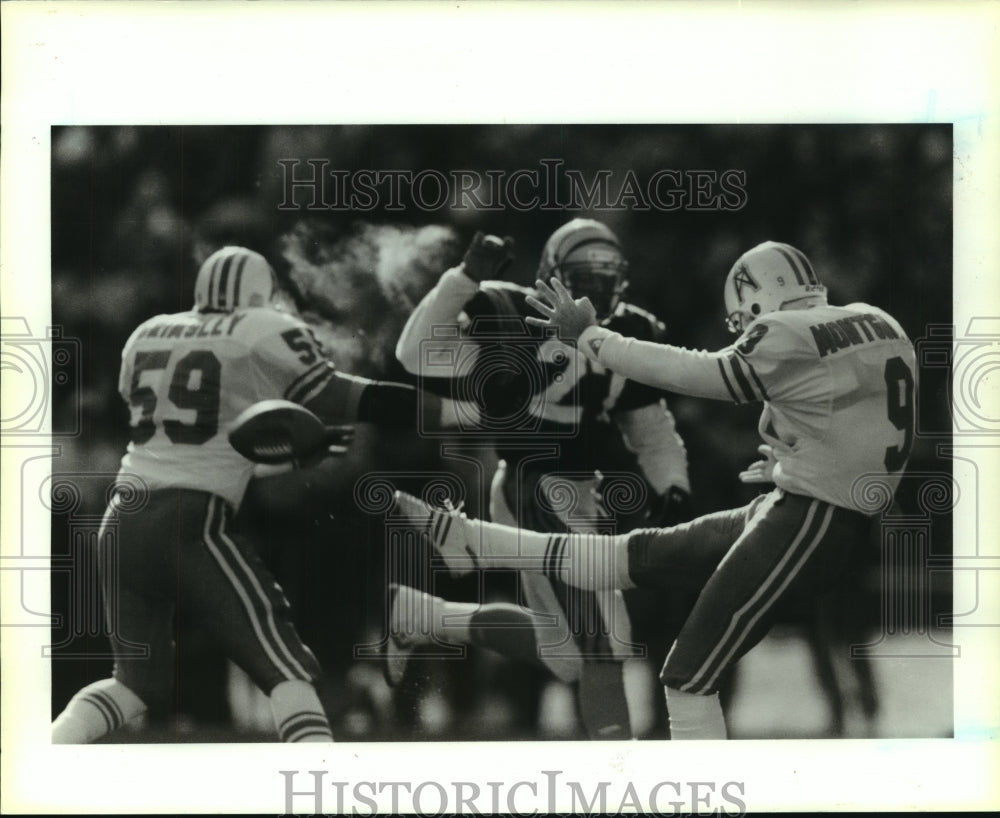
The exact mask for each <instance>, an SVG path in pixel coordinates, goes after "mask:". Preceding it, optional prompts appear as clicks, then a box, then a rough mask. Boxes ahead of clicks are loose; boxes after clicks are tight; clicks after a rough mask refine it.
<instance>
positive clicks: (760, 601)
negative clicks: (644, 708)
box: [681, 500, 833, 693]
mask: <svg viewBox="0 0 1000 818" xmlns="http://www.w3.org/2000/svg"><path fill="white" fill-rule="evenodd" d="M820 505H821V504H820V502H819V501H818V500H813V501H812V502H811V503H810V504H809V510H808V512H807V513H806V517H805V521H804V522H803V523H802V526H801V527H800V528H799V531H798V533H797V534H796V536H795V538H794V539H793V540H792V543H791V545H790V546H789V547H788V550H786V551H785V553H784V555H783V556H782V558H781V559H780V560H779V561H778V564H777V565H775V566H774V568H773V569H772V570H771V573H770V574H768V576H767V578H766V579H765V580H764V581H763V582H762V583H761V584H760V587H759V588H757V590H756V591H755V592H754V594H753V596H751V597H750V599H748V600H747V602H746V603H745V604H744V605H743V606H742V607H741V608H740V609H739V610H738V611H736V613H735V614H734V615H733V617H732V619H730V621H729V626H728V627H727V628H726V632H725V633H724V634H723V635H722V638H721V639H720V640H719V642H718V643H717V644H716V645H715V647H714V648H713V649H712V652H711V653H710V654H709V655H708V658H707V659H706V660H705V661H704V663H703V664H702V666H701V667H700V668H698V670H697V672H696V673H695V674H694V676H693V677H692V679H691V681H689V682H687V683H686V684H684V685H681V690H683V691H685V692H687V693H701V692H703V691H705V690H708V689H710V688H711V686H712V685H713V684H714V683H715V681H716V680H717V679H718V677H719V674H721V673H722V671H723V669H725V668H726V667H727V666H728V663H729V662H730V660H731V659H732V658H733V656H734V655H735V654H736V652H737V651H738V650H739V648H740V645H742V644H743V642H744V641H745V640H746V638H747V636H748V635H749V634H750V631H751V630H752V629H753V627H754V626H755V625H756V624H757V623H758V622H759V621H760V618H761V617H762V616H763V615H764V614H765V613H767V611H768V610H770V608H771V607H772V606H773V605H774V603H775V602H776V601H777V600H778V599H779V598H780V596H781V594H782V593H783V592H784V591H785V589H786V588H787V587H788V585H789V584H790V583H791V582H792V580H794V579H795V577H796V576H797V575H798V574H799V572H800V571H801V570H802V566H803V565H805V562H806V560H808V559H809V557H810V556H811V555H812V553H813V551H815V550H816V546H818V545H819V543H820V542H821V541H822V540H823V537H824V536H825V534H826V532H827V529H828V528H829V527H830V520H831V518H832V517H833V506H831V505H826V504H824V505H826V508H825V511H824V512H823V513H822V514H821V515H817V510H818V509H819V508H820Z"/></svg>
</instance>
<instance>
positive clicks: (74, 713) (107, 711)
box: [52, 679, 146, 744]
mask: <svg viewBox="0 0 1000 818" xmlns="http://www.w3.org/2000/svg"><path fill="white" fill-rule="evenodd" d="M145 712H146V705H145V704H144V703H143V701H142V699H140V698H139V697H138V696H136V695H135V693H133V692H132V691H131V690H129V689H128V688H127V687H125V685H123V684H122V683H121V682H119V681H118V680H117V679H101V680H100V681H99V682H94V683H93V684H89V685H87V686H86V687H85V688H83V690H81V691H80V692H79V693H77V694H76V695H75V696H74V697H73V698H72V699H71V700H70V702H69V704H68V705H66V709H65V710H63V711H62V713H60V714H59V717H58V718H57V719H56V720H55V721H54V722H53V723H52V743H53V744H88V743H90V742H91V741H96V740H97V739H99V738H100V737H101V736H103V735H105V734H106V733H110V732H111V731H112V730H117V729H118V728H119V727H121V726H122V725H123V724H125V723H126V722H127V721H129V720H131V719H134V718H135V717H136V716H138V715H141V714H142V713H145Z"/></svg>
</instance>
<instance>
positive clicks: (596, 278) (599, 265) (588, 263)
mask: <svg viewBox="0 0 1000 818" xmlns="http://www.w3.org/2000/svg"><path fill="white" fill-rule="evenodd" d="M627 272H628V262H627V261H626V260H625V256H624V254H623V253H622V250H621V247H620V245H619V244H618V237H617V236H616V235H615V234H614V232H613V231H612V230H611V228H609V227H607V225H604V224H602V223H601V222H598V221H595V220H593V219H573V220H572V221H569V222H567V223H566V224H564V225H563V226H562V227H560V228H559V229H558V230H556V231H555V233H553V234H552V235H551V236H550V237H549V240H548V241H547V242H546V243H545V249H544V250H543V251H542V260H541V264H540V265H539V267H538V277H539V278H540V279H542V280H543V281H547V280H548V279H549V277H550V276H556V277H557V278H558V279H559V280H560V281H561V282H562V283H563V285H565V287H566V289H568V290H569V291H570V293H571V294H572V295H573V297H574V298H583V297H587V298H589V299H590V302H591V303H592V304H593V305H594V309H595V310H596V311H597V318H598V320H604V319H605V318H607V317H608V316H610V315H612V314H613V313H614V311H615V309H616V308H617V306H618V303H619V301H620V300H621V296H622V293H623V292H625V288H626V287H627V286H628V282H627V281H626V279H625V275H626V273H627Z"/></svg>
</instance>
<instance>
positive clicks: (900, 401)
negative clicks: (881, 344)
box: [885, 355, 913, 472]
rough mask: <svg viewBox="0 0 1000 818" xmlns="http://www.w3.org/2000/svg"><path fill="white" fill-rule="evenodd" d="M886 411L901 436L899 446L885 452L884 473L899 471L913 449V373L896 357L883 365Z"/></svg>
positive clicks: (888, 448)
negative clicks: (900, 432) (901, 441)
mask: <svg viewBox="0 0 1000 818" xmlns="http://www.w3.org/2000/svg"><path fill="white" fill-rule="evenodd" d="M885 386H886V411H887V413H888V415H889V422H890V423H891V424H892V425H893V426H895V427H896V428H897V429H899V430H900V431H902V432H903V443H902V445H900V446H889V447H887V448H886V450H885V470H886V471H887V472H896V471H899V470H900V469H901V468H903V466H905V465H906V461H907V460H908V459H909V457H910V449H912V448H913V373H912V372H910V368H909V367H908V366H907V365H906V362H905V361H904V360H903V359H902V358H900V357H899V356H898V355H897V356H896V357H895V358H890V359H889V360H888V361H886V362H885Z"/></svg>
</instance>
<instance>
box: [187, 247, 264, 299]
mask: <svg viewBox="0 0 1000 818" xmlns="http://www.w3.org/2000/svg"><path fill="white" fill-rule="evenodd" d="M276 290H277V283H276V279H275V277H274V270H272V269H271V265H270V264H268V263H267V259H265V258H264V257H263V256H262V255H261V254H260V253H255V252H254V251H253V250H247V249H246V248H245V247H223V248H222V249H221V250H216V251H215V252H214V253H212V255H210V256H209V257H208V258H207V259H205V263H204V264H202V265H201V269H200V270H198V278H197V280H196V281H195V284H194V306H195V309H196V310H198V311H199V312H232V311H233V310H235V309H237V308H238V307H266V306H268V305H270V304H271V303H272V300H273V299H274V295H275V292H276Z"/></svg>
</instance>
